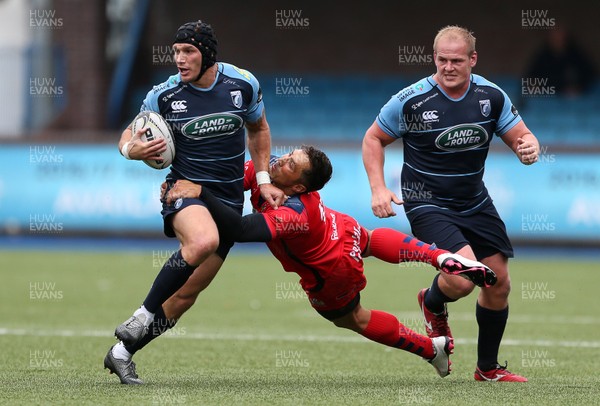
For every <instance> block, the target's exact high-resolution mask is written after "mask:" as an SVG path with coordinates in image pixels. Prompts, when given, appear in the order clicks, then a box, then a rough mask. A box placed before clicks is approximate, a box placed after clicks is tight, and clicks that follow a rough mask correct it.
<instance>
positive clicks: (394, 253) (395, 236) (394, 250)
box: [370, 228, 448, 268]
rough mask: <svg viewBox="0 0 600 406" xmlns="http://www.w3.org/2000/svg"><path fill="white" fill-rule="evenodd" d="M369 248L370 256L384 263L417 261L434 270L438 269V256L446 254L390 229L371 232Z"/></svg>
mask: <svg viewBox="0 0 600 406" xmlns="http://www.w3.org/2000/svg"><path fill="white" fill-rule="evenodd" d="M370 248H371V255H373V256H374V257H375V258H379V259H381V260H382V261H385V262H390V263H392V264H397V263H400V262H404V261H419V262H426V263H428V264H431V265H433V266H434V267H436V268H438V262H437V258H438V256H440V254H444V253H446V252H448V251H446V250H442V249H439V248H436V247H435V245H429V244H425V243H424V242H423V241H421V240H418V239H417V238H415V237H412V236H410V235H408V234H404V233H401V232H400V231H396V230H394V229H391V228H376V229H375V230H373V233H372V234H371V242H370Z"/></svg>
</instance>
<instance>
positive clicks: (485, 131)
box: [376, 74, 521, 214]
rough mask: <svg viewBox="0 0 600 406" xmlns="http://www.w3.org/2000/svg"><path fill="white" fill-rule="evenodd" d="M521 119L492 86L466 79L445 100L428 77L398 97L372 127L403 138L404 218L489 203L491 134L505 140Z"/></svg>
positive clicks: (468, 209)
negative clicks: (462, 89) (456, 94)
mask: <svg viewBox="0 0 600 406" xmlns="http://www.w3.org/2000/svg"><path fill="white" fill-rule="evenodd" d="M519 121H521V117H520V116H519V113H518V112H517V110H516V109H515V108H514V106H513V105H512V103H511V101H510V99H509V97H508V96H507V95H506V93H504V91H503V90H502V89H500V88H499V87H498V86H497V85H495V84H494V83H492V82H490V81H488V80H486V79H485V78H483V77H481V76H479V75H474V74H473V75H471V80H470V84H469V89H468V90H467V92H466V93H465V94H464V95H463V96H462V97H461V98H459V99H453V98H450V97H449V96H448V95H447V94H446V93H445V92H444V91H443V90H442V89H441V87H439V86H438V84H437V83H436V82H435V81H434V80H433V77H427V78H424V79H422V80H420V81H418V82H416V83H414V84H412V85H410V86H408V87H406V88H405V89H403V90H401V91H400V92H398V93H397V94H396V95H394V96H392V98H391V99H390V100H389V101H388V102H387V103H386V104H385V105H384V106H383V107H382V109H381V111H380V113H379V115H378V116H377V119H376V122H377V124H378V125H379V127H380V128H381V129H382V130H383V131H384V132H385V133H386V134H388V135H389V136H391V137H394V138H402V141H403V145H404V165H403V167H402V175H401V189H402V197H403V200H404V202H405V203H404V210H405V211H406V213H407V214H409V213H413V214H416V212H417V211H418V212H419V213H422V212H423V211H427V210H438V209H452V210H456V211H458V212H465V213H467V212H471V211H477V210H478V208H480V207H483V206H484V203H485V202H486V201H488V200H489V195H488V191H487V189H486V187H485V185H484V182H483V173H484V166H485V160H486V158H487V154H488V151H489V146H490V142H491V140H492V135H493V134H494V133H495V134H496V135H498V136H500V137H501V136H502V135H504V134H505V133H506V132H507V131H508V130H510V129H511V128H512V127H514V126H515V125H516V124H517V123H518V122H519Z"/></svg>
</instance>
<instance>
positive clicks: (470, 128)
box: [435, 124, 488, 151]
mask: <svg viewBox="0 0 600 406" xmlns="http://www.w3.org/2000/svg"><path fill="white" fill-rule="evenodd" d="M487 140H488V134H487V132H486V131H485V128H483V127H481V126H479V125H477V124H460V125H457V126H454V127H452V128H449V129H447V130H446V131H444V132H443V133H441V134H440V135H438V137H437V138H436V139H435V145H436V146H437V147H438V148H439V149H441V150H444V151H466V150H469V149H474V148H477V147H480V146H482V145H483V144H485V143H486V142H487Z"/></svg>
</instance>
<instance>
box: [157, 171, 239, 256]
mask: <svg viewBox="0 0 600 406" xmlns="http://www.w3.org/2000/svg"><path fill="white" fill-rule="evenodd" d="M173 184H174V183H173V182H167V192H168V191H169V189H170V188H171V187H172V186H173ZM193 205H199V206H204V207H206V203H204V202H203V201H202V200H200V199H191V198H190V199H188V198H185V199H177V200H175V201H174V202H173V203H171V204H167V203H165V202H162V210H161V212H160V214H162V217H163V227H164V233H165V235H166V236H167V237H169V238H175V237H176V236H175V231H174V230H173V225H172V221H173V214H175V213H177V212H178V211H179V210H182V209H184V208H186V207H188V206H193ZM236 211H238V212H239V213H240V214H241V213H242V211H241V209H236ZM233 244H234V242H233V241H232V240H230V239H228V238H226V237H225V236H224V235H222V233H221V230H219V246H218V247H217V251H216V253H217V255H218V256H219V257H221V259H223V260H225V258H227V254H228V253H229V250H230V249H231V247H233Z"/></svg>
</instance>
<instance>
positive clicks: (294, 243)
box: [244, 161, 362, 290]
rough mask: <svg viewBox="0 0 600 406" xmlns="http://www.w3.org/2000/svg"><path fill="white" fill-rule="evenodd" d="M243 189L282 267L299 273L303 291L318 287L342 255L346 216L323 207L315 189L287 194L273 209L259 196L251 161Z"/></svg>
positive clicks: (245, 169) (248, 164)
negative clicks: (259, 217) (258, 215)
mask: <svg viewBox="0 0 600 406" xmlns="http://www.w3.org/2000/svg"><path fill="white" fill-rule="evenodd" d="M244 190H250V191H251V196H250V201H251V203H252V207H253V208H254V210H256V211H257V212H260V213H262V215H263V216H264V218H265V221H266V223H267V225H268V226H269V229H270V230H271V235H272V240H271V241H269V242H268V243H267V246H268V247H269V249H270V250H271V252H272V253H273V255H274V256H275V257H276V258H277V259H278V260H279V261H280V262H281V264H282V265H283V268H284V270H285V271H286V272H296V273H297V274H298V275H300V277H301V278H302V286H303V287H304V289H305V290H306V289H309V290H310V289H313V288H315V287H317V286H318V285H319V282H320V280H322V278H323V277H324V276H325V275H326V273H327V272H328V271H329V270H330V269H332V268H333V266H334V265H335V264H336V262H337V261H338V260H339V259H340V257H341V255H343V241H342V238H343V236H344V222H343V221H342V219H343V217H344V216H345V215H344V214H342V213H339V212H337V211H335V210H331V209H329V208H328V207H326V206H325V205H324V204H323V202H322V201H321V196H320V195H319V193H318V192H309V193H303V194H300V195H294V196H290V197H289V199H287V201H286V202H285V203H284V204H283V205H282V206H280V207H279V208H278V209H277V210H274V209H273V208H272V207H271V206H270V205H269V204H268V203H267V202H266V201H265V200H264V199H263V198H262V197H261V196H260V190H259V188H258V185H257V183H256V173H255V170H254V164H253V162H252V161H247V162H246V164H245V166H244ZM361 248H362V247H361Z"/></svg>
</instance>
